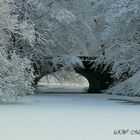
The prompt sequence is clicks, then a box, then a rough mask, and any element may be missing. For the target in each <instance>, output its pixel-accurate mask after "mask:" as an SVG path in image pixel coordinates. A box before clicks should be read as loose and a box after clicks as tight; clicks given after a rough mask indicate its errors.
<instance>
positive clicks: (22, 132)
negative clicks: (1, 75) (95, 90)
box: [0, 94, 140, 140]
mask: <svg viewBox="0 0 140 140" xmlns="http://www.w3.org/2000/svg"><path fill="white" fill-rule="evenodd" d="M113 99H115V100H113ZM116 99H123V100H124V101H119V100H116ZM127 100H128V101H127ZM139 118H140V98H138V97H125V96H115V95H105V94H99V95H98V94H40V95H35V96H26V97H25V98H24V99H23V100H22V101H20V102H19V103H18V104H5V105H3V104H1V105H0V140H104V139H105V140H132V139H134V140H138V139H140V135H131V134H130V133H127V134H126V135H114V134H113V131H114V130H115V129H130V131H131V130H133V129H134V130H135V129H140V125H139V124H140V122H139Z"/></svg>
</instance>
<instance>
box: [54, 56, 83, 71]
mask: <svg viewBox="0 0 140 140" xmlns="http://www.w3.org/2000/svg"><path fill="white" fill-rule="evenodd" d="M52 62H53V64H54V66H55V67H56V69H58V68H57V67H61V68H59V70H64V71H74V67H75V66H79V67H83V63H82V61H81V60H80V58H78V57H77V56H71V55H62V56H58V57H54V58H53V60H52Z"/></svg>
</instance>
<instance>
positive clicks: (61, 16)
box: [52, 9, 76, 24]
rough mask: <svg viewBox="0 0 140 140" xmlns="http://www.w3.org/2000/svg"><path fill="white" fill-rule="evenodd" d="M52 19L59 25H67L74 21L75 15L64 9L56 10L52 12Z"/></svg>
mask: <svg viewBox="0 0 140 140" xmlns="http://www.w3.org/2000/svg"><path fill="white" fill-rule="evenodd" d="M52 17H53V18H56V20H57V21H58V22H60V23H65V24H69V23H71V22H73V21H75V18H76V17H75V15H74V14H72V12H70V11H68V10H66V9H58V10H55V11H53V12H52Z"/></svg>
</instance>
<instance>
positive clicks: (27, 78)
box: [0, 47, 34, 102]
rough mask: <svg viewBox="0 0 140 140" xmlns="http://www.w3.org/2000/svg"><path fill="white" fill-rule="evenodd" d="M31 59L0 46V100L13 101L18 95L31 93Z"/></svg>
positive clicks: (32, 76)
mask: <svg viewBox="0 0 140 140" xmlns="http://www.w3.org/2000/svg"><path fill="white" fill-rule="evenodd" d="M33 78H34V75H33V69H32V66H31V61H29V60H28V59H27V58H20V57H19V56H18V55H16V54H15V53H12V54H10V55H9V54H8V53H7V52H6V50H5V49H4V48H1V47H0V102H9V101H10V102H11V101H12V102H13V101H16V100H17V98H18V97H19V96H24V95H26V94H32V93H33V90H34V89H33V87H32V82H33Z"/></svg>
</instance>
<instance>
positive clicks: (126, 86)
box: [106, 71, 140, 96]
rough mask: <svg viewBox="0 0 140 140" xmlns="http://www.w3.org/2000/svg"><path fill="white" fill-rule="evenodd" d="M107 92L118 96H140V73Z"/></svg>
mask: <svg viewBox="0 0 140 140" xmlns="http://www.w3.org/2000/svg"><path fill="white" fill-rule="evenodd" d="M106 92H107V93H109V94H116V95H125V96H126V95H128V96H140V71H138V72H136V73H135V74H134V75H133V76H132V77H130V78H128V79H127V80H125V81H123V82H120V83H118V84H116V85H115V86H113V87H111V88H109V89H108V90H107V91H106Z"/></svg>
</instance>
